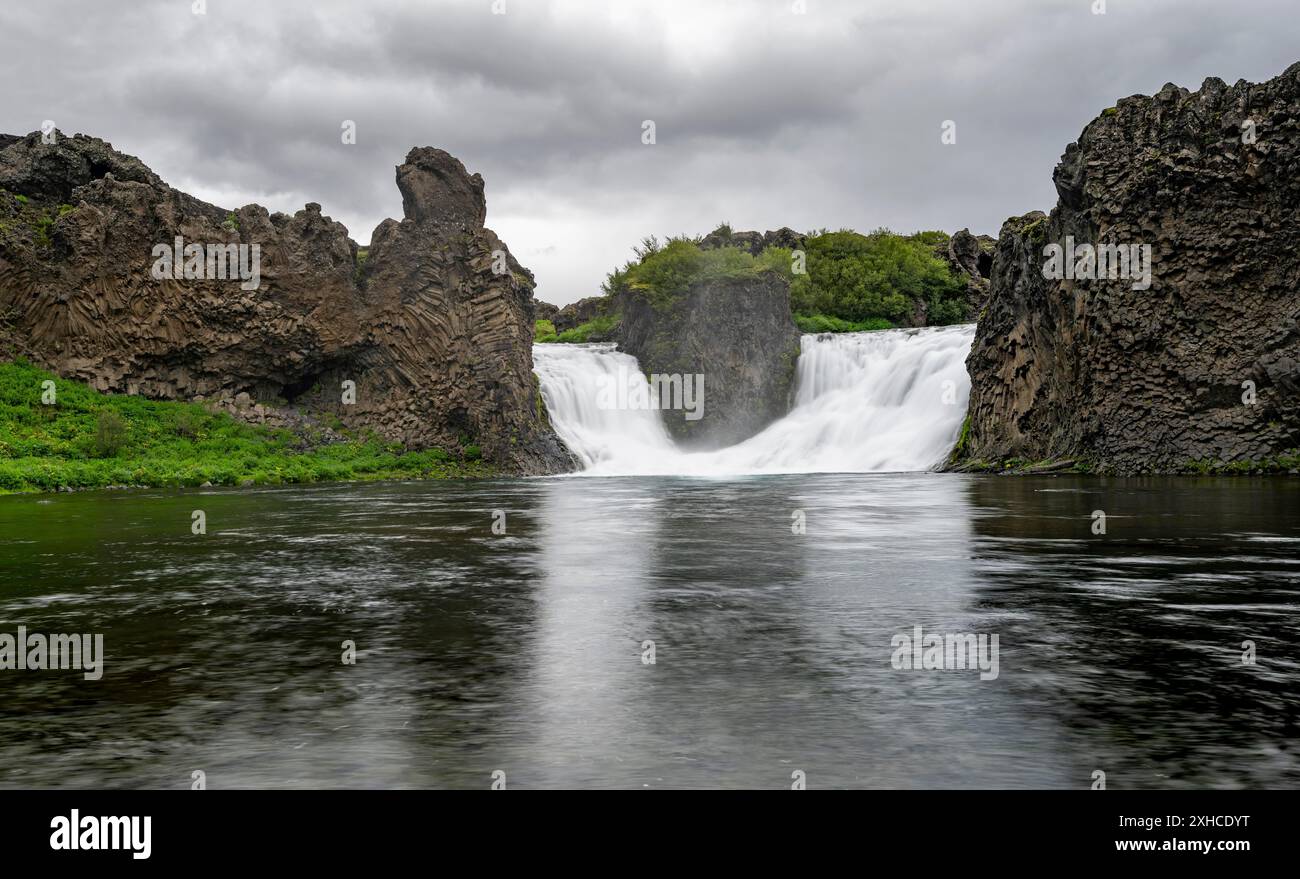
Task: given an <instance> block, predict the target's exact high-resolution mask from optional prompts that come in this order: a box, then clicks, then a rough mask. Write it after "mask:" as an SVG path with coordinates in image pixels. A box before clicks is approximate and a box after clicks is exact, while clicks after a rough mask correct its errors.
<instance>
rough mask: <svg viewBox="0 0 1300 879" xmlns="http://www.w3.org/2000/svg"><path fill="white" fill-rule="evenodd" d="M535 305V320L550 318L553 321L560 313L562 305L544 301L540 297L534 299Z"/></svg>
mask: <svg viewBox="0 0 1300 879" xmlns="http://www.w3.org/2000/svg"><path fill="white" fill-rule="evenodd" d="M533 305H534V308H533V319H534V320H549V321H551V323H554V322H555V318H556V317H557V316H558V315H559V313H560V307H559V306H558V305H552V304H551V303H549V302H543V301H542V300H540V299H535V300H533Z"/></svg>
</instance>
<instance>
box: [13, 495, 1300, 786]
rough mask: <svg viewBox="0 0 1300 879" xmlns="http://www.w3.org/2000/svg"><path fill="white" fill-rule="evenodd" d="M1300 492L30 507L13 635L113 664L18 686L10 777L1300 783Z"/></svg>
mask: <svg viewBox="0 0 1300 879" xmlns="http://www.w3.org/2000/svg"><path fill="white" fill-rule="evenodd" d="M194 509H203V510H205V511H206V513H207V521H208V533H207V534H206V535H201V536H197V535H193V534H191V533H190V523H191V518H190V517H191V511H192V510H194ZM1098 509H1102V510H1105V511H1107V513H1108V527H1107V533H1106V534H1105V535H1096V534H1093V533H1092V523H1093V519H1092V518H1091V513H1092V511H1094V510H1098ZM493 510H504V511H505V512H506V533H505V534H503V535H496V534H493V532H492V527H491V526H492V523H493V515H492V512H493ZM796 510H801V511H803V513H804V517H805V520H806V533H804V534H794V533H792V529H791V525H792V523H793V521H794V518H793V513H794V511H796ZM1298 510H1300V481H1298V480H1295V479H1275V480H1256V479H1223V480H1211V479H1144V480H1105V479H1095V478H1094V479H1082V478H1072V477H1059V478H1049V477H1033V478H999V477H976V476H962V475H955V474H934V473H921V474H866V475H792V476H765V477H747V478H742V479H733V480H718V479H690V478H671V477H636V478H626V477H617V478H609V479H567V478H551V479H539V480H515V481H489V482H477V483H422V484H370V485H336V486H317V487H307V488H282V489H266V490H211V491H198V492H188V493H180V492H177V493H167V492H116V493H114V492H85V493H76V494H60V495H54V496H11V497H3V498H0V583H2V584H3V591H0V632H9V633H13V632H15V630H16V627H17V626H18V625H25V626H27V628H28V630H29V631H39V632H49V633H53V632H102V633H103V634H104V636H105V652H106V654H107V661H106V665H105V670H104V675H103V677H102V679H101V680H99V681H87V680H84V679H83V677H82V675H81V674H79V673H76V672H73V671H32V670H26V671H19V670H6V671H0V694H2V695H3V705H4V709H3V712H0V785H5V786H46V785H62V786H100V785H108V786H123V787H125V786H152V787H167V788H185V787H188V786H189V784H190V778H191V773H192V772H193V771H194V770H203V771H204V772H206V773H207V779H208V784H209V786H210V787H212V788H220V787H238V786H269V787H291V786H347V787H378V786H417V787H424V786H458V787H470V788H486V787H488V786H489V785H490V784H491V781H492V779H491V774H492V773H493V772H494V771H495V770H498V769H499V770H503V771H504V772H505V773H506V777H507V780H508V785H509V787H512V788H526V787H554V786H579V785H581V786H594V787H635V788H640V787H645V786H648V787H656V788H657V787H694V786H699V787H712V786H754V787H773V788H780V787H785V786H789V785H790V784H791V773H792V772H794V771H796V770H802V771H804V772H805V773H806V774H807V779H808V784H809V786H810V787H935V786H955V787H1003V786H1008V787H1018V786H1035V787H1040V786H1041V787H1067V788H1080V789H1082V788H1087V787H1088V786H1089V785H1090V784H1091V778H1092V773H1093V772H1094V771H1096V770H1101V771H1104V772H1105V773H1106V775H1107V783H1108V786H1109V787H1111V788H1131V787H1202V786H1216V787H1236V786H1273V787H1282V786H1295V785H1296V784H1297V783H1300V750H1298V747H1300V745H1298V738H1297V736H1298V733H1300V729H1298V728H1297V708H1298V705H1300V667H1298V665H1297V654H1298V651H1297V649H1296V645H1297V643H1300V613H1297V610H1298V607H1297V604H1298V603H1300V602H1298V599H1300V524H1298V523H1300V516H1297V511H1298ZM917 625H921V626H924V627H925V628H926V630H927V631H939V632H970V633H994V634H998V635H999V638H1000V645H1001V646H1000V650H1001V657H1000V670H999V675H998V677H997V678H996V679H993V680H981V679H980V677H979V675H978V673H977V672H973V671H961V670H947V671H937V670H903V669H897V668H895V667H894V665H893V663H892V661H891V659H892V654H893V648H892V645H891V639H892V638H893V637H894V636H895V635H897V634H899V633H910V632H911V631H912V629H913V627H914V626H917ZM344 640H353V641H355V642H356V646H357V648H358V650H359V656H358V659H357V662H356V664H355V665H344V664H343V663H342V662H341V653H342V647H341V645H342V642H343V641H344ZM1247 640H1249V641H1253V642H1254V644H1255V649H1256V663H1255V664H1254V665H1248V664H1244V663H1243V661H1242V655H1243V651H1242V642H1243V641H1247ZM646 641H653V642H654V648H655V662H654V664H653V665H647V664H644V663H643V655H644V654H645V648H644V647H643V644H644V642H646Z"/></svg>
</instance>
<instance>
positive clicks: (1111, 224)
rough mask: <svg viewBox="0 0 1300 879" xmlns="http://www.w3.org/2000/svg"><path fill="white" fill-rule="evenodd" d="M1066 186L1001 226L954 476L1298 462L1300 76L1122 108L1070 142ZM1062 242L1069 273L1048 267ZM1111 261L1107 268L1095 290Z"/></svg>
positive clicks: (1140, 99)
mask: <svg viewBox="0 0 1300 879" xmlns="http://www.w3.org/2000/svg"><path fill="white" fill-rule="evenodd" d="M1055 182H1056V189H1057V193H1058V195H1059V201H1058V203H1057V205H1056V207H1055V208H1054V209H1053V210H1052V212H1051V214H1050V215H1043V214H1041V213H1035V214H1029V215H1027V216H1024V217H1018V218H1013V219H1011V220H1008V221H1007V223H1006V225H1004V226H1003V228H1002V233H1001V236H1000V238H999V240H998V245H997V251H996V254H995V257H994V260H993V274H992V283H991V286H990V292H989V299H988V303H987V307H986V309H985V312H984V314H983V316H982V317H981V319H980V321H979V328H978V332H977V334H976V338H975V343H974V347H973V349H972V351H971V354H970V358H969V360H968V361H967V364H968V368H969V370H970V374H971V381H972V389H971V400H970V410H969V425H968V429H967V431H966V436H965V439H964V441H963V443H962V444H961V445H960V446H959V448H958V450H957V453H956V455H955V457H954V462H955V463H956V464H957V465H959V466H974V467H978V466H986V465H988V464H989V463H990V462H993V463H998V464H999V465H1000V466H1002V467H1005V466H1006V463H1007V462H1011V461H1014V462H1016V463H1020V464H1023V463H1025V462H1036V463H1040V464H1050V463H1051V462H1055V463H1058V464H1064V463H1066V462H1072V463H1074V464H1076V465H1077V466H1080V467H1083V468H1088V469H1093V470H1100V471H1109V472H1120V473H1133V472H1178V471H1184V470H1195V469H1207V468H1209V469H1213V468H1217V467H1220V466H1223V465H1227V464H1233V463H1235V464H1238V465H1242V466H1243V467H1246V468H1250V467H1252V466H1255V465H1258V466H1260V467H1261V468H1264V467H1270V466H1276V462H1277V461H1284V462H1285V461H1286V460H1288V455H1287V453H1288V451H1289V450H1293V449H1295V448H1296V447H1297V446H1300V295H1297V284H1300V250H1298V249H1297V242H1298V241H1300V221H1298V220H1297V214H1296V205H1297V204H1300V64H1297V65H1294V66H1292V67H1291V68H1290V69H1288V70H1287V71H1286V72H1285V73H1284V74H1282V75H1281V76H1279V77H1277V78H1276V79H1273V80H1270V81H1268V82H1265V83H1262V84H1259V85H1254V84H1251V83H1247V82H1244V81H1242V82H1238V83H1237V84H1236V85H1233V86H1228V85H1226V84H1225V83H1224V82H1222V81H1221V80H1218V79H1207V80H1206V81H1205V83H1204V84H1203V85H1202V86H1201V88H1200V90H1199V91H1195V92H1190V91H1188V90H1187V89H1184V88H1179V87H1177V86H1174V85H1166V86H1165V87H1164V88H1162V89H1161V90H1160V91H1159V92H1158V93H1157V94H1155V95H1154V96H1152V97H1146V96H1135V97H1130V98H1125V99H1124V100H1121V101H1120V102H1119V103H1118V105H1117V106H1115V107H1113V108H1111V109H1109V110H1106V111H1104V112H1103V113H1102V114H1101V116H1100V117H1098V118H1097V119H1095V120H1094V121H1093V122H1091V123H1090V124H1089V125H1088V127H1087V128H1085V129H1084V131H1083V134H1082V135H1081V136H1080V138H1079V141H1078V142H1077V143H1073V144H1070V146H1069V147H1068V148H1067V149H1066V151H1065V155H1064V157H1063V158H1062V159H1061V162H1060V164H1059V165H1058V166H1057V168H1056V172H1055ZM1053 244H1055V245H1059V246H1060V247H1061V248H1062V250H1065V251H1068V250H1069V249H1070V248H1071V247H1073V259H1066V260H1061V261H1060V262H1058V264H1057V265H1056V266H1055V267H1054V266H1053V264H1052V262H1051V258H1052V256H1053V255H1054V253H1053V249H1051V248H1050V245H1053ZM1085 246H1086V248H1085ZM1103 248H1104V249H1105V250H1106V252H1107V260H1106V262H1107V269H1108V271H1107V272H1106V273H1105V277H1102V278H1090V277H1088V276H1089V275H1090V274H1096V273H1097V272H1095V271H1094V270H1092V269H1091V268H1090V265H1089V262H1088V258H1089V252H1090V251H1091V253H1092V261H1093V265H1094V266H1095V265H1096V262H1097V253H1099V252H1100V250H1101V249H1103ZM1119 248H1124V250H1123V251H1121V250H1119ZM1143 248H1146V250H1145V251H1144V250H1143ZM1144 252H1145V253H1147V254H1149V258H1150V263H1149V268H1150V274H1149V278H1148V277H1143V266H1142V256H1143V254H1144ZM1120 254H1123V255H1127V256H1129V257H1130V260H1129V261H1128V262H1129V264H1128V265H1127V267H1126V266H1125V263H1124V261H1123V260H1120V261H1118V265H1117V268H1116V270H1115V276H1114V277H1112V276H1111V275H1110V273H1109V268H1110V264H1112V263H1115V262H1116V260H1115V256H1117V255H1120ZM1065 262H1068V263H1069V266H1068V269H1067V272H1066V273H1065V274H1063V273H1062V272H1061V271H1060V270H1059V269H1060V264H1061V263H1065ZM1148 281H1149V285H1148ZM1284 466H1285V465H1284Z"/></svg>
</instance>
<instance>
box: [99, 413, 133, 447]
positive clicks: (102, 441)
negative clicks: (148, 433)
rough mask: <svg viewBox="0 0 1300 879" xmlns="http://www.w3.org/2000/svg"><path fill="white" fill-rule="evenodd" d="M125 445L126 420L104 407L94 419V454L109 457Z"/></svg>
mask: <svg viewBox="0 0 1300 879" xmlns="http://www.w3.org/2000/svg"><path fill="white" fill-rule="evenodd" d="M124 445H126V422H125V421H123V420H122V416H121V415H118V414H117V413H116V412H114V411H113V410H112V409H104V410H102V411H101V412H100V413H99V417H98V418H96V419H95V456H96V457H99V458H111V457H113V456H115V455H116V454H117V453H118V452H120V451H121V450H122V447H123V446H124Z"/></svg>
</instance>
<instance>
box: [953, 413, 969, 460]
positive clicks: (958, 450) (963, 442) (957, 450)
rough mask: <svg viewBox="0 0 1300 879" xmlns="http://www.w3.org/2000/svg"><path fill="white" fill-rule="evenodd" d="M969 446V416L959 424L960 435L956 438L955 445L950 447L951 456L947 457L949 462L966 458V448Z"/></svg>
mask: <svg viewBox="0 0 1300 879" xmlns="http://www.w3.org/2000/svg"><path fill="white" fill-rule="evenodd" d="M969 444H970V415H967V416H966V417H965V419H963V420H962V423H961V434H960V435H958V437H957V445H955V446H953V447H952V454H951V455H949V456H948V460H949V461H953V462H955V461H960V460H961V459H962V458H964V457H966V446H967V445H969Z"/></svg>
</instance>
